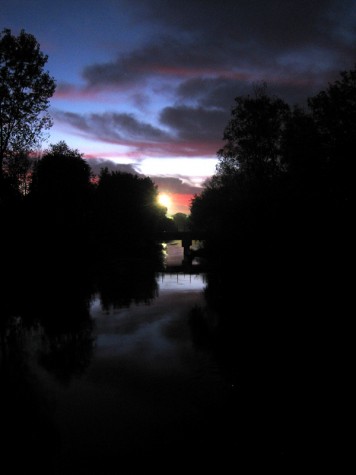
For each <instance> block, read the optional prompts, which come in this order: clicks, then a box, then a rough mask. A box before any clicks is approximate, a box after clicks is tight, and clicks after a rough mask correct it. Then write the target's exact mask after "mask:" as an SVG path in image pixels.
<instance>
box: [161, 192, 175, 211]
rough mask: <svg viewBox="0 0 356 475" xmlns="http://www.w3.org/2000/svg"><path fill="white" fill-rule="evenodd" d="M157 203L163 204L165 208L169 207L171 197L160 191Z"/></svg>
mask: <svg viewBox="0 0 356 475" xmlns="http://www.w3.org/2000/svg"><path fill="white" fill-rule="evenodd" d="M158 203H159V204H160V205H162V206H164V207H165V208H169V207H170V205H171V203H172V200H171V197H170V196H169V195H167V194H166V193H160V194H159V195H158Z"/></svg>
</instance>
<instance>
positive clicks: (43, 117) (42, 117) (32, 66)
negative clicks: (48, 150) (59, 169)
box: [0, 29, 55, 173]
mask: <svg viewBox="0 0 356 475" xmlns="http://www.w3.org/2000/svg"><path fill="white" fill-rule="evenodd" d="M47 59H48V58H47V56H46V55H44V54H43V53H42V52H41V51H40V46H39V44H38V42H37V40H36V38H35V37H34V36H33V35H31V34H28V33H26V32H25V31H24V30H21V32H20V34H19V35H18V36H14V35H12V33H11V30H9V29H4V30H3V32H2V33H1V34H0V173H2V168H3V162H4V159H5V158H10V157H13V156H16V155H18V154H20V153H25V152H29V151H30V150H32V149H33V148H34V147H35V146H36V145H37V144H38V143H39V142H40V141H41V140H42V139H43V131H45V130H46V129H48V128H50V127H51V125H52V121H51V118H50V116H49V114H48V113H47V109H48V107H49V99H50V97H51V96H52V95H53V93H54V91H55V81H54V79H53V78H52V77H51V76H50V75H49V73H48V72H47V71H45V70H44V66H45V64H46V62H47Z"/></svg>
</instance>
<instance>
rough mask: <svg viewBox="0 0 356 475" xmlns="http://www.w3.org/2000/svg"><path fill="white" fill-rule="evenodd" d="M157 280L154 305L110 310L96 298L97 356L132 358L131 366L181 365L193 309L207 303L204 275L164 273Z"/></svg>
mask: <svg viewBox="0 0 356 475" xmlns="http://www.w3.org/2000/svg"><path fill="white" fill-rule="evenodd" d="M157 282H158V286H159V290H158V296H157V298H156V299H154V300H153V301H152V302H151V303H150V304H144V303H139V304H132V305H131V306H130V307H128V308H127V307H125V308H119V309H118V308H116V309H112V310H111V311H109V312H107V311H104V310H102V308H101V306H100V300H99V298H97V299H95V300H94V301H93V303H92V306H91V315H92V317H93V318H94V320H95V325H96V357H97V358H100V359H101V358H105V359H106V358H109V359H111V358H118V357H119V358H124V359H125V360H126V359H127V358H129V360H130V363H129V365H130V366H131V365H136V364H138V365H139V366H142V365H144V366H145V365H146V364H150V365H152V370H153V371H154V370H155V369H156V370H157V369H158V368H159V369H160V370H161V369H162V364H163V363H164V365H163V366H165V365H166V364H167V361H168V360H171V363H170V364H171V365H173V366H176V365H177V364H178V366H180V363H179V358H178V359H177V352H178V353H179V352H180V351H181V349H182V337H183V336H184V339H185V338H187V337H189V335H188V333H189V331H188V325H187V323H188V317H189V314H190V311H191V310H192V309H193V308H194V307H195V306H197V305H202V304H203V290H204V287H205V282H204V276H203V275H202V274H200V275H199V274H197V275H188V274H183V273H177V274H161V275H159V276H158V277H157ZM184 346H185V344H184V345H183V347H184Z"/></svg>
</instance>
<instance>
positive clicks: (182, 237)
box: [156, 231, 204, 258]
mask: <svg viewBox="0 0 356 475" xmlns="http://www.w3.org/2000/svg"><path fill="white" fill-rule="evenodd" d="M156 238H157V240H158V241H159V242H169V241H182V247H183V249H184V257H185V258H186V257H188V256H189V254H190V246H191V245H192V243H193V241H203V240H204V234H203V233H199V232H192V231H162V232H160V233H157V234H156Z"/></svg>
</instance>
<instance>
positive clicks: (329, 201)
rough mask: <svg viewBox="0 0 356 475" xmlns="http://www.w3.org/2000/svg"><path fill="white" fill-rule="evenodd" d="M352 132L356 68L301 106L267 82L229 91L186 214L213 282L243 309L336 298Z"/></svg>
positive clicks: (346, 243) (341, 276)
mask: <svg viewBox="0 0 356 475" xmlns="http://www.w3.org/2000/svg"><path fill="white" fill-rule="evenodd" d="M355 131H356V70H351V71H346V72H343V73H341V75H340V79H339V80H337V81H336V82H335V83H333V84H330V85H329V87H328V88H327V89H326V90H325V91H322V92H320V93H319V94H317V95H316V96H314V97H312V98H309V100H308V107H307V108H305V109H303V108H301V107H297V106H295V107H291V106H289V105H288V104H287V103H285V102H284V101H283V100H281V99H280V98H278V97H272V96H270V95H269V94H268V91H267V88H266V87H265V86H262V87H257V88H256V90H255V91H254V94H251V95H248V96H243V97H237V98H236V102H235V106H234V108H233V109H232V114H231V119H230V121H229V123H228V124H227V126H226V128H225V131H224V142H225V144H224V146H223V147H222V149H221V150H219V152H218V157H219V163H218V167H217V171H216V174H215V175H214V176H213V177H212V179H211V180H210V181H209V182H208V183H207V185H206V186H205V189H204V191H203V193H202V194H201V195H200V196H196V197H195V199H194V200H193V203H192V207H191V223H192V225H193V227H194V228H196V229H197V230H199V231H203V232H204V234H205V235H206V236H207V240H206V252H207V253H208V256H209V259H210V261H211V262H212V263H213V265H214V267H215V270H216V271H220V270H221V271H222V272H221V275H220V277H219V282H220V284H219V285H220V287H221V289H220V290H221V291H222V292H224V293H226V294H229V293H230V292H233V294H234V295H236V292H237V293H238V295H239V298H238V302H236V305H237V306H241V309H242V308H245V309H246V308H250V309H252V308H253V307H254V306H256V308H257V307H258V308H260V307H262V308H264V309H267V308H268V309H270V310H271V311H274V312H275V311H279V312H284V311H285V310H286V308H288V310H289V311H292V312H293V313H299V312H302V313H303V314H305V307H304V305H306V304H307V302H308V304H307V307H308V308H309V310H310V309H311V306H315V309H316V310H317V309H318V307H319V308H320V305H323V306H324V307H325V308H326V307H327V306H328V303H329V304H333V305H335V304H336V305H337V304H338V302H337V301H336V300H335V296H336V293H335V291H336V289H338V290H339V291H342V290H343V288H342V287H343V285H345V291H346V288H347V282H348V274H347V265H346V264H347V262H348V261H349V259H350V253H351V223H352V210H353V206H352V201H353V200H352V197H353V187H354V184H353V181H354V174H353V162H354V153H355V148H356V133H355ZM226 271H229V272H226ZM231 275H233V278H231ZM225 291H226V292H225ZM259 294H261V295H260V296H261V298H262V301H261V300H260V299H256V298H254V296H255V295H259ZM338 295H339V297H340V299H341V294H338ZM224 301H225V300H224ZM262 302H263V303H262ZM339 303H340V306H341V305H342V301H340V302H339Z"/></svg>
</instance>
